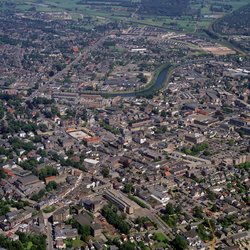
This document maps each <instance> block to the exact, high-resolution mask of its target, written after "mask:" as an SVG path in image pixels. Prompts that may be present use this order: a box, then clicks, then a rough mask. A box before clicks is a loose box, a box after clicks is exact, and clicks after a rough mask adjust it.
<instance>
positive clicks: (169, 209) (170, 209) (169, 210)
mask: <svg viewBox="0 0 250 250" xmlns="http://www.w3.org/2000/svg"><path fill="white" fill-rule="evenodd" d="M165 213H166V214H169V215H172V214H174V213H175V212H174V206H173V204H172V203H170V202H169V203H168V204H167V205H166V208H165Z"/></svg>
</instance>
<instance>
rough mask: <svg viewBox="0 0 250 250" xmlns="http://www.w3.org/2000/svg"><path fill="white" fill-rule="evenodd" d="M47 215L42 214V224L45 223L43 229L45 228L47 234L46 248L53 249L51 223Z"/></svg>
mask: <svg viewBox="0 0 250 250" xmlns="http://www.w3.org/2000/svg"><path fill="white" fill-rule="evenodd" d="M49 216H50V214H49V215H47V216H46V215H44V224H45V229H46V235H47V239H46V242H47V247H46V249H47V250H53V249H54V241H53V234H52V225H51V223H50V222H49V220H48V219H49Z"/></svg>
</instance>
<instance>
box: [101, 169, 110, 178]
mask: <svg viewBox="0 0 250 250" xmlns="http://www.w3.org/2000/svg"><path fill="white" fill-rule="evenodd" d="M101 174H102V175H103V177H104V178H107V177H108V176H109V169H108V168H107V167H104V168H102V170H101Z"/></svg>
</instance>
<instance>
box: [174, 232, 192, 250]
mask: <svg viewBox="0 0 250 250" xmlns="http://www.w3.org/2000/svg"><path fill="white" fill-rule="evenodd" d="M171 245H172V246H173V247H174V249H176V250H184V249H187V248H188V242H187V240H186V239H184V238H183V237H182V236H180V235H176V237H175V238H174V240H173V241H172V242H171Z"/></svg>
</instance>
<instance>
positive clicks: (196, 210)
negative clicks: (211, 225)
mask: <svg viewBox="0 0 250 250" xmlns="http://www.w3.org/2000/svg"><path fill="white" fill-rule="evenodd" d="M193 215H194V217H196V218H199V219H202V218H203V211H202V208H201V207H198V206H195V207H194V209H193Z"/></svg>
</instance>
